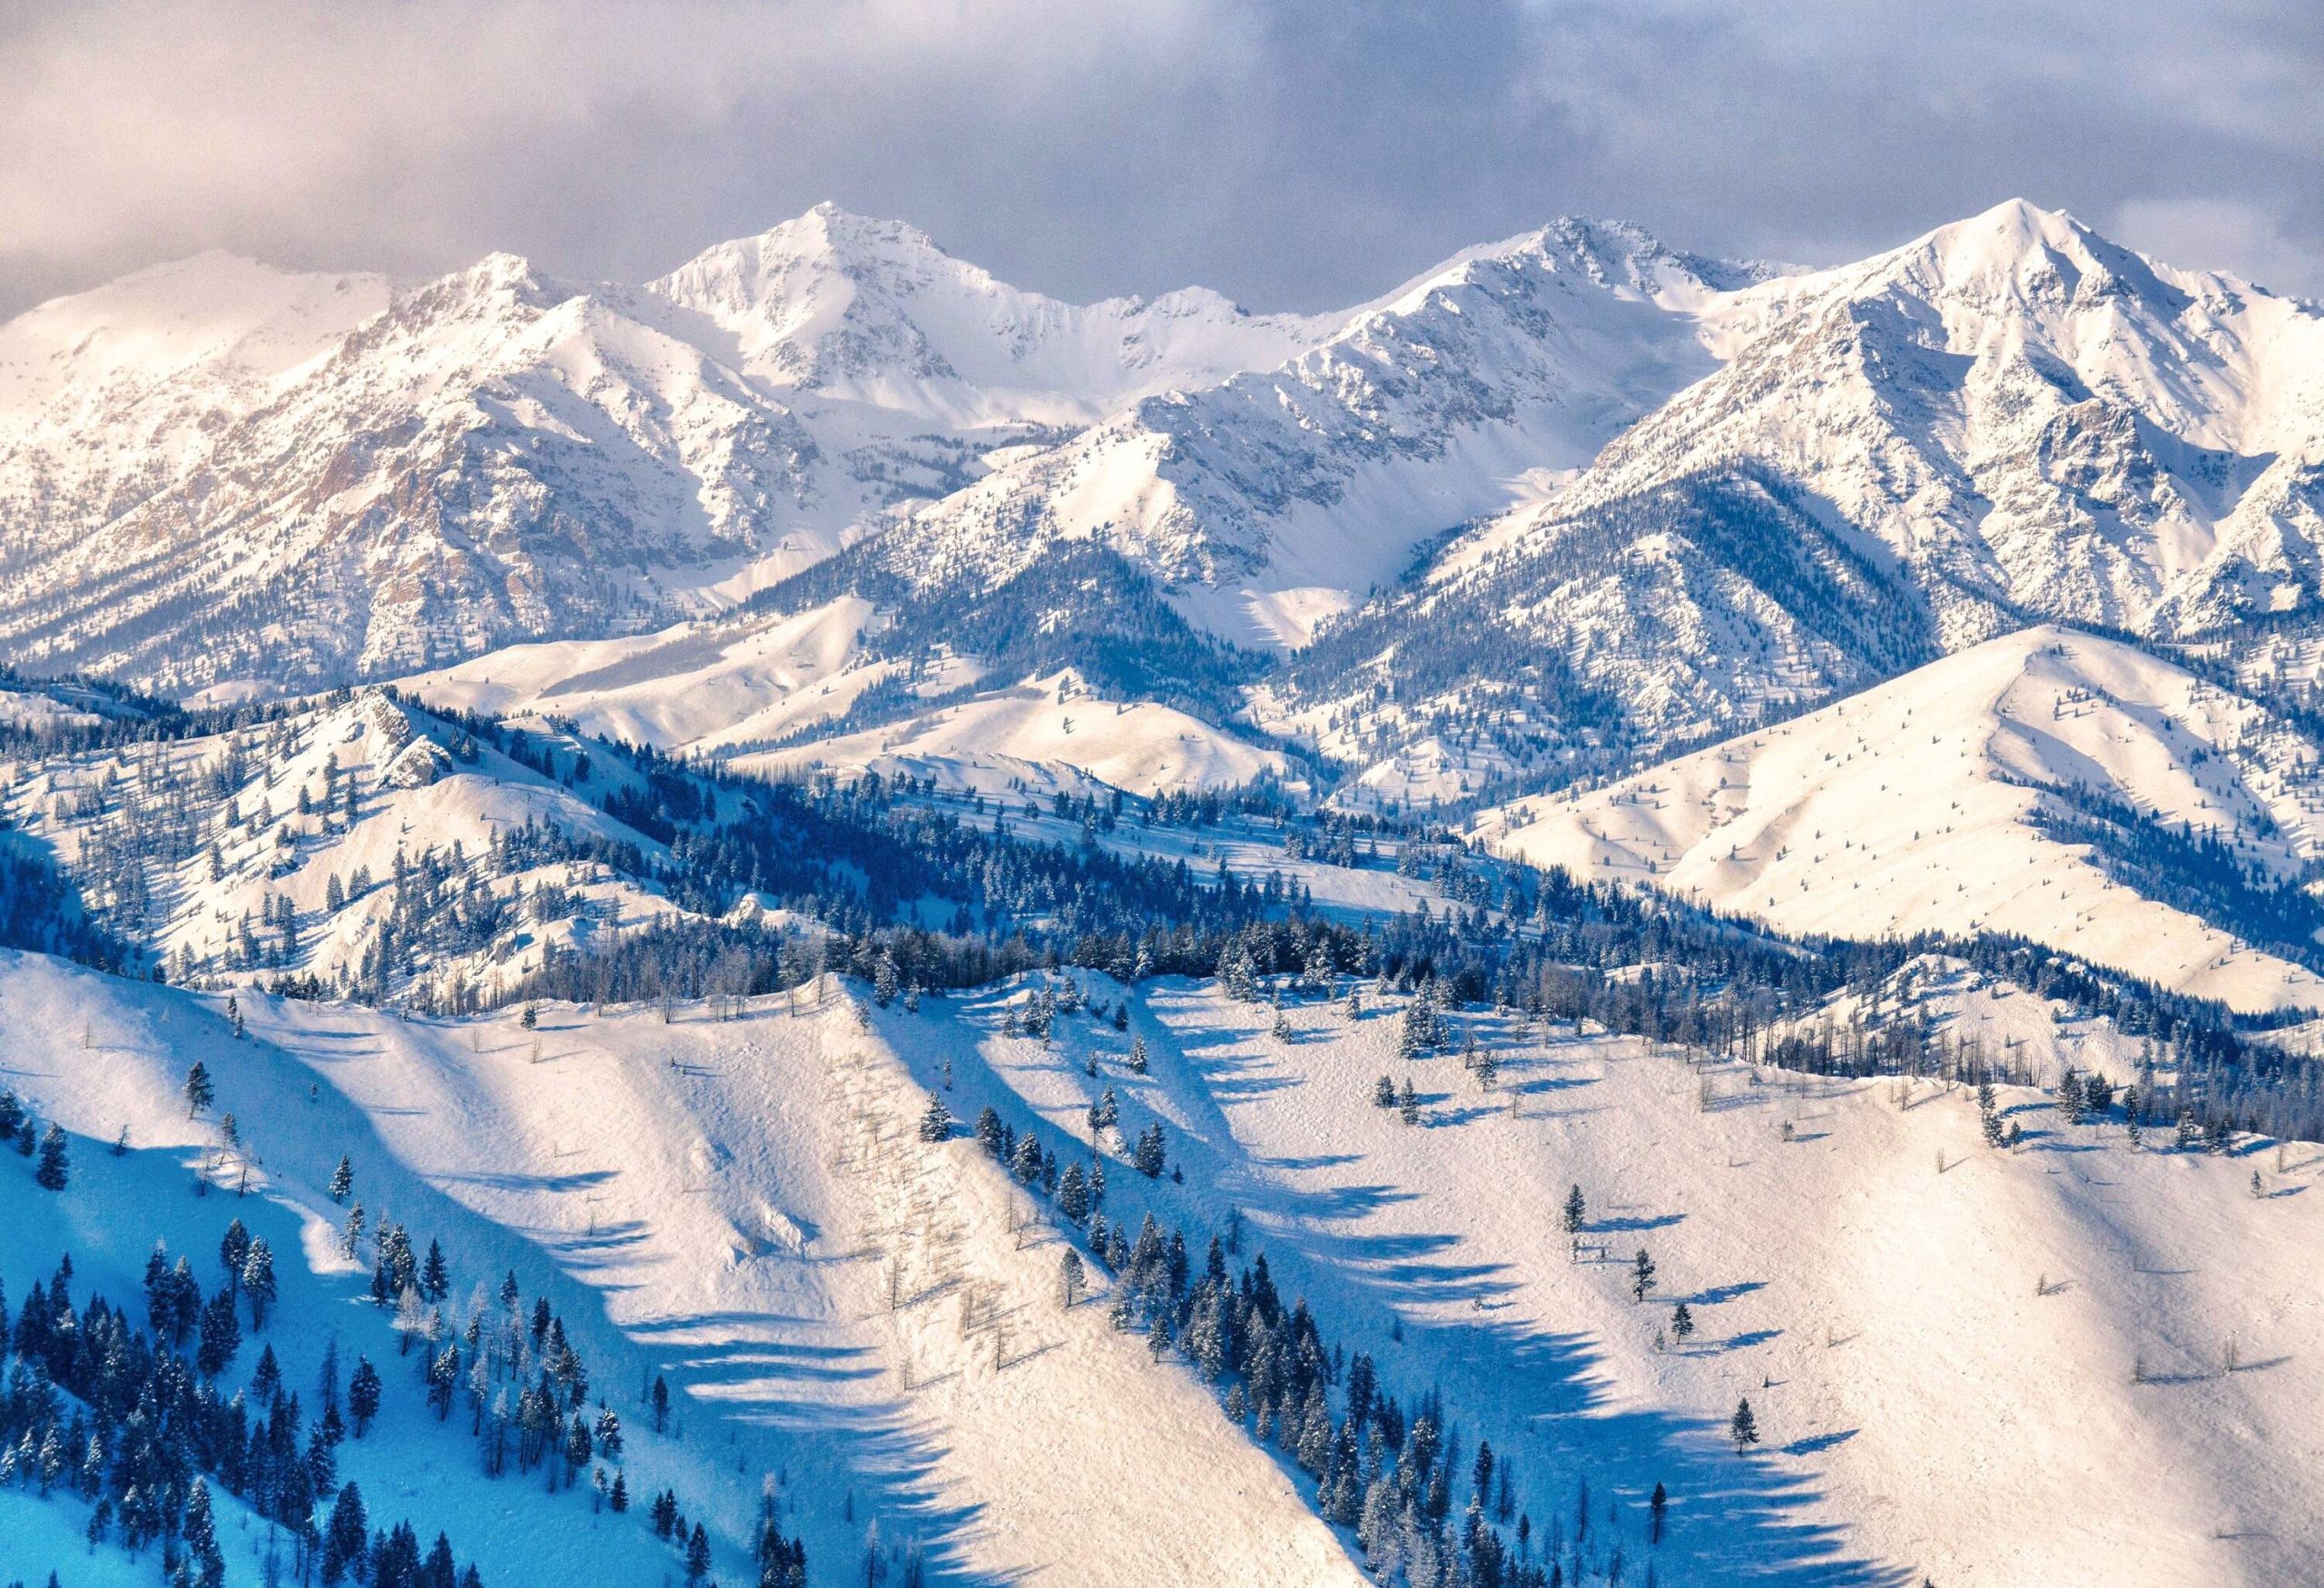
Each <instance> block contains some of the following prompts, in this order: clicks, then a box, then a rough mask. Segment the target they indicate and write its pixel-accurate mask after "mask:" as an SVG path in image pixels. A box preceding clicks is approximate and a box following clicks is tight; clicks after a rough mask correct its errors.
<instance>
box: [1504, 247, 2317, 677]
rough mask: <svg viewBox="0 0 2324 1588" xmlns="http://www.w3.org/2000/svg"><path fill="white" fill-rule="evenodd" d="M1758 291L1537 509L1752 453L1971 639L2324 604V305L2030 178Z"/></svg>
mask: <svg viewBox="0 0 2324 1588" xmlns="http://www.w3.org/2000/svg"><path fill="white" fill-rule="evenodd" d="M1757 291H1758V296H1759V298H1760V300H1761V302H1760V305H1759V308H1760V313H1759V315H1758V321H1759V323H1760V325H1761V329H1760V330H1758V333H1757V334H1756V335H1753V336H1751V337H1750V338H1748V340H1745V341H1743V342H1742V343H1741V344H1740V345H1739V346H1738V348H1737V349H1736V350H1735V353H1734V356H1733V357H1732V358H1731V359H1730V360H1728V363H1727V364H1726V366H1725V367H1724V368H1723V369H1721V370H1719V372H1718V374H1717V375H1715V376H1713V377H1712V378H1710V379H1709V380H1704V381H1702V382H1701V383H1700V384H1699V385H1697V386H1695V387H1693V388H1692V389H1690V390H1688V391H1686V392H1684V393H1681V394H1680V395H1679V396H1678V397H1677V398H1676V399H1673V400H1672V401H1671V402H1670V403H1669V404H1668V405H1667V406H1665V407H1663V408H1662V409H1659V411H1657V412H1656V413H1655V414H1654V415H1653V416H1652V417H1651V418H1650V419H1647V420H1646V421H1644V422H1643V423H1641V424H1640V425H1638V426H1636V427H1635V428H1633V429H1630V430H1629V431H1628V432H1626V433H1625V434H1624V435H1623V436H1622V437H1621V438H1620V439H1619V440H1617V441H1616V442H1615V443H1614V444H1613V445H1612V446H1610V447H1609V448H1607V449H1606V450H1605V451H1604V453H1603V454H1602V455H1601V456H1600V458H1599V459H1597V460H1596V462H1595V463H1594V464H1593V465H1592V466H1591V467H1590V469H1589V470H1588V471H1587V472H1586V473H1585V474H1584V475H1583V476H1582V477H1581V478H1580V479H1579V480H1578V481H1576V483H1575V484H1574V486H1573V488H1572V489H1571V491H1569V492H1568V493H1566V495H1565V496H1564V498H1562V499H1561V501H1560V502H1558V503H1557V504H1556V505H1555V506H1554V507H1552V508H1543V509H1536V512H1537V514H1538V515H1539V516H1541V517H1543V518H1553V517H1563V516H1567V515H1571V514H1572V513H1574V512H1577V511H1580V510H1584V509H1586V508H1589V507H1590V506H1593V505H1597V504H1602V503H1605V502H1610V501H1614V500H1618V499H1620V498H1626V497H1630V496H1634V495H1636V494H1637V493H1638V492H1640V490H1642V489H1646V488H1651V487H1654V486H1659V485H1665V484H1668V483H1669V482H1670V481H1671V480H1673V479H1675V478H1680V477H1682V476H1685V475H1688V474H1690V473H1693V472H1696V471H1699V470H1701V469H1709V468H1712V467H1715V466H1718V465H1721V464H1725V463H1728V462H1731V461H1732V460H1735V459H1754V460H1757V461H1758V462H1760V463H1762V464H1764V465H1766V466H1767V467H1768V468H1770V469H1773V470H1775V471H1777V473H1779V474H1780V475H1781V476H1782V477H1783V478H1786V479H1787V480H1789V481H1790V482H1792V483H1793V484H1795V485H1797V486H1798V487H1799V488H1803V489H1804V490H1806V491H1807V492H1809V493H1811V494H1812V496H1813V497H1814V498H1816V499H1817V500H1818V501H1819V502H1820V503H1822V504H1823V505H1824V508H1825V510H1826V511H1827V513H1828V514H1830V515H1831V517H1832V518H1833V520H1834V521H1835V523H1836V524H1839V525H1845V526H1846V527H1847V528H1849V529H1852V530H1854V531H1856V533H1858V534H1859V535H1860V536H1861V537H1862V538H1863V540H1864V543H1865V547H1866V550H1867V551H1874V552H1877V553H1879V554H1882V555H1885V556H1886V557H1891V558H1894V559H1895V560H1896V562H1897V563H1898V564H1900V565H1901V566H1902V567H1903V568H1904V569H1905V570H1906V571H1907V573H1908V574H1909V575H1910V577H1912V578H1913V579H1914V581H1915V583H1917V584H1919V585H1920V586H1921V587H1923V588H1924V589H1925V590H1926V591H1927V592H1928V596H1929V598H1930V600H1931V602H1932V603H1933V605H1934V606H1935V609H1936V614H1937V621H1938V627H1939V631H1940V633H1941V635H1942V636H1944V638H1945V642H1946V643H1947V645H1948V646H1958V645H1963V644H1970V643H1974V642H1975V641H1977V640H1980V639H1983V638H1985V637H1987V636H1991V635H1993V634H1994V633H1997V632H2000V631H2001V630H2003V629H2005V628H2008V627H2011V626H2016V625H2018V624H2020V623H2023V622H2024V621H2026V620H2027V619H2028V618H2029V617H2030V618H2052V619H2063V620H2065V621H2069V622H2077V623H2087V624H2099V625H2104V626H2112V627H2118V628H2125V629H2132V630H2137V631H2140V632H2147V633H2158V634H2185V633H2188V632H2191V631H2194V630H2198V629H2201V628H2204V627H2209V626H2216V625H2218V624H2221V623H2222V622H2226V621H2230V620H2232V619H2235V618H2238V617H2241V616H2250V615H2253V614H2260V613H2268V612H2275V611H2281V610H2285V609H2288V608H2290V607H2300V606H2306V605H2309V604H2312V603H2313V602H2314V601H2315V600H2316V599H2317V597H2318V596H2319V555H2318V551H2317V545H2318V538H2319V530H2320V529H2324V516H2319V505H2324V473H2320V472H2319V469H2324V308H2319V307H2318V306H2317V305H2314V304H2309V303H2304V302H2300V301H2294V300H2290V299H2286V298H2280V297H2278V296H2276V295H2274V294H2272V293H2270V292H2268V291H2265V290H2264V289H2261V288H2259V287H2255V286H2252V285H2251V284H2250V283H2248V282H2245V281H2240V280H2237V279H2236V278H2234V277H2231V276H2226V275H2221V274H2216V273H2210V272H2200V271H2181V270H2175V269H2172V268H2171V267H2170V266H2167V265H2163V264H2159V263H2157V262H2155V261H2152V260H2149V259H2147V258H2145V257H2143V256H2142V255H2140V254H2137V253H2134V252H2132V251H2131V250H2129V249H2126V248H2123V247H2122V246H2121V245H2119V244H2117V243H2114V242H2109V241H2108V240H2107V239H2105V238H2104V237H2102V236H2100V235H2099V234H2098V233H2096V232H2093V231H2092V230H2091V229H2090V228H2089V227H2087V226H2085V225H2083V223H2082V222H2078V221H2076V220H2074V219H2073V217H2072V216H2069V215H2066V214H2063V213H2061V212H2054V211H2046V210H2042V209H2038V208H2035V207H2034V206H2033V205H2031V204H2027V203H2025V202H2022V201H2013V202H2008V203H2004V204H2001V205H1998V206H1996V207H1995V208H1994V209H1992V210H1989V211H1986V212H1984V213H1983V214H1979V215H1975V216H1972V217H1970V218H1969V219H1967V220H1965V221H1961V222H1955V223H1954V224H1952V225H1948V226H1943V227H1940V228H1938V229H1937V230H1936V231H1935V232H1930V233H1929V234H1928V235H1926V236H1925V237H1922V238H1919V239H1917V240H1915V241H1914V242H1910V243H1907V244H1905V246H1904V247H1902V248H1899V249H1896V250H1894V251H1892V252H1887V253H1883V254H1879V255H1876V256H1875V257H1873V258H1871V259H1869V260H1866V261H1862V262H1861V263H1857V264H1852V265H1846V266H1842V267H1840V268H1839V269H1837V270H1831V271H1821V272H1817V273H1816V274H1812V275H1806V276H1799V277H1794V278H1789V279H1786V280H1782V281H1774V282H1771V283H1768V285H1766V286H1764V287H1762V288H1759V289H1758V290H1757Z"/></svg>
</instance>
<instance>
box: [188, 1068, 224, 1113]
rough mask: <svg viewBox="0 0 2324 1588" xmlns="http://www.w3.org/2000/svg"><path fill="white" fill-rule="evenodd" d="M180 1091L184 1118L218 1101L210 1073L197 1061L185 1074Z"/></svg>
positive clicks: (216, 1090)
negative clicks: (182, 1094)
mask: <svg viewBox="0 0 2324 1588" xmlns="http://www.w3.org/2000/svg"><path fill="white" fill-rule="evenodd" d="M182 1090H183V1093H184V1096H185V1117H186V1118H187V1119H192V1118H193V1117H194V1116H195V1115H196V1114H198V1113H200V1112H202V1110H204V1109H206V1108H208V1107H209V1106H210V1105H211V1104H212V1103H213V1102H215V1101H217V1100H218V1089H217V1087H216V1086H214V1085H212V1083H211V1080H210V1071H209V1070H208V1069H207V1068H206V1067H204V1065H203V1064H202V1060H199V1059H197V1060H194V1061H193V1067H192V1069H190V1070H187V1071H186V1072H185V1085H184V1087H183V1088H182Z"/></svg>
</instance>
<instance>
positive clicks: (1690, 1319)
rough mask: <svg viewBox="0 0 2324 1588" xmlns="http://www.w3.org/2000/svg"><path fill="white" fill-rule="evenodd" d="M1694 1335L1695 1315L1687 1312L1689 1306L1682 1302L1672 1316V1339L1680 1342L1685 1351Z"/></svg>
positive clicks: (1680, 1346)
mask: <svg viewBox="0 0 2324 1588" xmlns="http://www.w3.org/2000/svg"><path fill="white" fill-rule="evenodd" d="M1694 1333H1695V1315H1694V1314H1693V1313H1691V1312H1689V1311H1688V1310H1687V1304H1686V1303H1685V1302H1683V1301H1682V1302H1680V1303H1679V1305H1678V1307H1676V1308H1674V1309H1673V1310H1672V1312H1671V1314H1670V1337H1671V1338H1672V1339H1674V1340H1676V1341H1678V1342H1679V1348H1680V1349H1681V1350H1683V1349H1685V1348H1686V1344H1687V1342H1688V1341H1689V1340H1690V1339H1692V1338H1693V1337H1694Z"/></svg>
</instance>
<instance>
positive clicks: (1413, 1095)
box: [1396, 1075, 1420, 1125]
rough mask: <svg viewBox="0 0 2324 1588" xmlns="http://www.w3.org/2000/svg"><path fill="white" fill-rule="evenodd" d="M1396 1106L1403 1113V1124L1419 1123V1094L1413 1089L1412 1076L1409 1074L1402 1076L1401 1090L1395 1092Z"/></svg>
mask: <svg viewBox="0 0 2324 1588" xmlns="http://www.w3.org/2000/svg"><path fill="white" fill-rule="evenodd" d="M1396 1106H1397V1108H1398V1110H1400V1111H1401V1112H1402V1113H1403V1120H1404V1123H1405V1124H1407V1125H1417V1124H1419V1123H1420V1094H1419V1093H1418V1092H1416V1091H1414V1090H1413V1078H1412V1077H1411V1076H1409V1075H1407V1076H1405V1077H1404V1085H1403V1090H1402V1091H1400V1092H1399V1093H1397V1104H1396Z"/></svg>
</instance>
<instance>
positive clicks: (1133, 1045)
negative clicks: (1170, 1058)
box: [1129, 1036, 1146, 1075]
mask: <svg viewBox="0 0 2324 1588" xmlns="http://www.w3.org/2000/svg"><path fill="white" fill-rule="evenodd" d="M1129 1072H1130V1073H1131V1074H1132V1075H1143V1074H1145V1073H1146V1039H1145V1038H1144V1037H1143V1036H1136V1037H1132V1038H1131V1039H1130V1040H1129Z"/></svg>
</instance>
